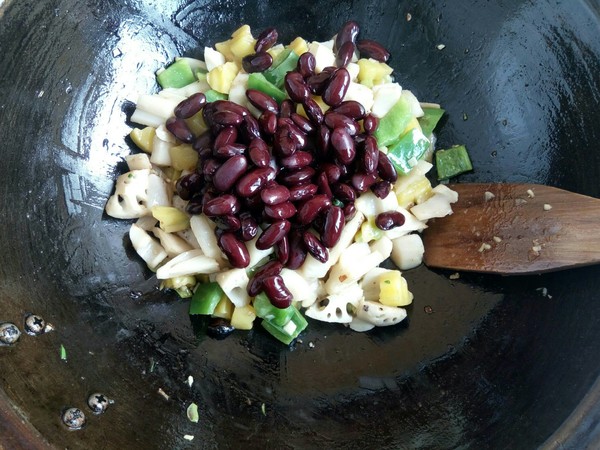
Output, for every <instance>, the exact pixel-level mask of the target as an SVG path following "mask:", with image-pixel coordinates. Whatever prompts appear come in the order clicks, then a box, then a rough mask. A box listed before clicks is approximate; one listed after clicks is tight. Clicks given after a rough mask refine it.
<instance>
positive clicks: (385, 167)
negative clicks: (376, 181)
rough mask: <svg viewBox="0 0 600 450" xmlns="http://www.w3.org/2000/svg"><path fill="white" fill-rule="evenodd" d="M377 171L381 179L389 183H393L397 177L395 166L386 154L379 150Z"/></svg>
mask: <svg viewBox="0 0 600 450" xmlns="http://www.w3.org/2000/svg"><path fill="white" fill-rule="evenodd" d="M377 173H379V176H380V177H381V178H382V179H384V180H385V181H389V182H390V183H395V182H396V180H397V179H398V172H396V168H395V167H394V165H393V164H392V162H391V161H390V159H389V158H388V157H387V155H386V154H385V153H383V152H382V151H381V150H380V151H379V159H378V162H377Z"/></svg>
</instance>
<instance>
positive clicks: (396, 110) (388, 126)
mask: <svg viewBox="0 0 600 450" xmlns="http://www.w3.org/2000/svg"><path fill="white" fill-rule="evenodd" d="M412 118H413V115H412V113H411V110H410V104H409V103H408V100H406V98H404V97H400V100H398V102H396V104H395V105H394V106H392V109H390V110H389V111H388V113H387V114H386V115H385V116H383V117H382V118H381V119H380V120H379V126H378V127H377V130H375V133H374V136H375V139H377V144H378V145H379V147H383V146H388V145H390V144H391V143H393V142H395V141H397V140H398V137H399V136H400V134H401V133H402V132H404V130H405V129H406V127H407V126H408V123H409V122H410V121H411V120H412Z"/></svg>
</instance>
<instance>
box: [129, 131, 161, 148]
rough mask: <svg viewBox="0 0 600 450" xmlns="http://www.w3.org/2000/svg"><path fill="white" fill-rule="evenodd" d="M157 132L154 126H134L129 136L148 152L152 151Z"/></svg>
mask: <svg viewBox="0 0 600 450" xmlns="http://www.w3.org/2000/svg"><path fill="white" fill-rule="evenodd" d="M155 134H156V128H154V127H146V128H143V129H142V128H134V129H133V130H131V133H129V137H130V138H131V140H132V141H133V143H134V144H135V145H137V146H138V148H139V149H140V150H143V151H145V152H146V153H152V141H153V140H154V136H155Z"/></svg>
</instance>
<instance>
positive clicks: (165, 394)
mask: <svg viewBox="0 0 600 450" xmlns="http://www.w3.org/2000/svg"><path fill="white" fill-rule="evenodd" d="M158 394H159V395H160V396H162V398H164V399H165V400H169V398H170V397H169V394H167V393H166V392H165V391H163V390H162V388H158Z"/></svg>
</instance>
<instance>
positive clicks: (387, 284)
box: [379, 270, 413, 306]
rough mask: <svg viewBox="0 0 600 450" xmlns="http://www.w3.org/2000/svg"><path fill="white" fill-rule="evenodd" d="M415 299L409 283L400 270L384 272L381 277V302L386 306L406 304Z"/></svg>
mask: <svg viewBox="0 0 600 450" xmlns="http://www.w3.org/2000/svg"><path fill="white" fill-rule="evenodd" d="M412 300H413V294H412V292H410V291H409V290H408V283H407V282H406V280H405V279H404V278H403V277H402V274H401V273H400V271H399V270H391V271H389V272H385V273H382V274H381V275H380V277H379V303H381V304H382V305H386V306H406V305H410V304H411V303H412Z"/></svg>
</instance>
